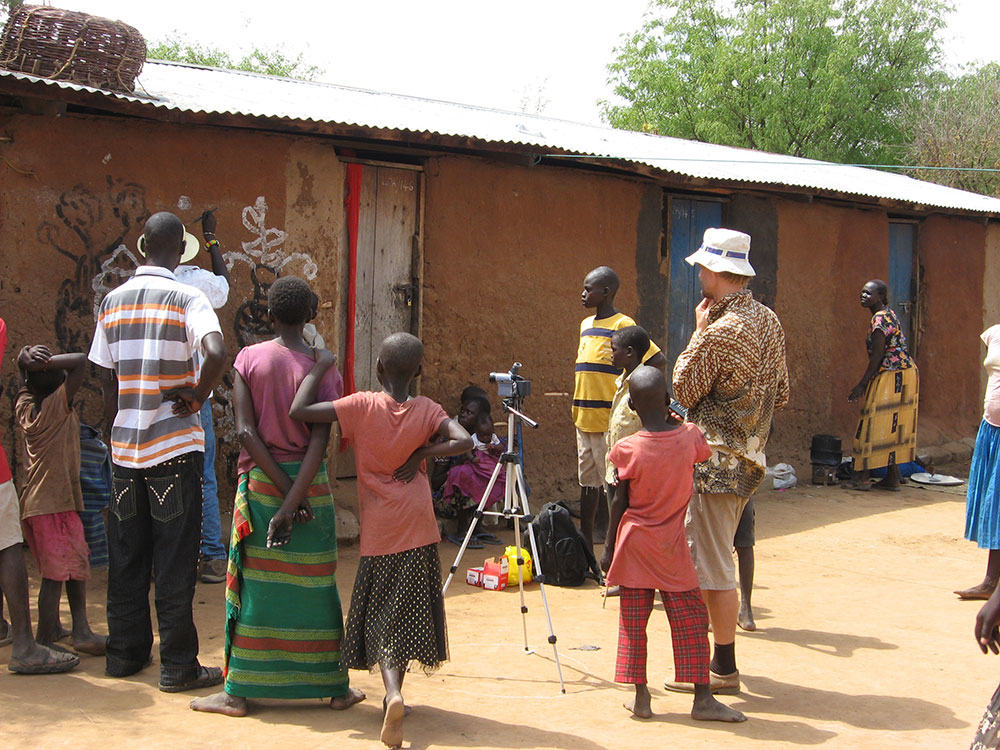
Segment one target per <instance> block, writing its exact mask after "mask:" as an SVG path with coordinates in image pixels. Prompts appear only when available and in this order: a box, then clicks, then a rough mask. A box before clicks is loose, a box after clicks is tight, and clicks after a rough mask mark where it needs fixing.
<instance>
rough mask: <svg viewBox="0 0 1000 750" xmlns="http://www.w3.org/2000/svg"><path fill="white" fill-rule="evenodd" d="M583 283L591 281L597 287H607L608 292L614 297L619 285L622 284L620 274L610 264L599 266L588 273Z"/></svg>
mask: <svg viewBox="0 0 1000 750" xmlns="http://www.w3.org/2000/svg"><path fill="white" fill-rule="evenodd" d="M583 283H585V284H587V283H590V284H593V285H594V286H597V287H607V288H608V292H609V293H610V294H611V296H612V297H613V296H614V295H615V293H616V292H617V291H618V285H619V284H621V279H619V278H618V274H617V273H615V269H613V268H611V267H610V266H598V267H597V268H595V269H594V270H593V271H591V272H590V273H588V274H587V276H586V278H584V280H583Z"/></svg>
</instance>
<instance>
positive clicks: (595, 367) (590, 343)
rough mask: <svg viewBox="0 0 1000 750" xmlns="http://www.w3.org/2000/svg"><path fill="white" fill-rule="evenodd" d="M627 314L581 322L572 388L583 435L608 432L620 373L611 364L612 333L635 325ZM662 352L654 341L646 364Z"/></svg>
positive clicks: (585, 319)
mask: <svg viewBox="0 0 1000 750" xmlns="http://www.w3.org/2000/svg"><path fill="white" fill-rule="evenodd" d="M634 325H635V321H634V320H632V318H630V317H629V316H628V315H625V314H624V313H615V314H614V315H611V316H610V317H607V318H595V317H594V316H593V315H591V316H590V317H589V318H584V319H583V320H582V321H581V323H580V348H579V349H578V350H577V353H576V376H575V383H574V386H573V423H574V424H575V425H576V426H577V429H579V430H581V431H583V432H606V431H607V429H608V420H609V419H610V418H611V402H612V400H613V399H614V397H615V391H616V390H617V386H616V385H615V380H616V379H617V377H618V376H619V375H621V372H622V371H621V370H619V369H618V368H616V367H614V366H613V365H612V364H611V334H613V333H614V332H615V331H617V330H619V329H621V328H628V327H629V326H634ZM659 351H660V348H659V347H658V346H657V345H656V344H654V343H653V342H652V341H650V342H649V350H648V351H647V352H646V357H645V359H643V361H644V362H645V361H646V360H648V359H649V358H650V357H652V356H653V355H655V354H656V353H657V352H659Z"/></svg>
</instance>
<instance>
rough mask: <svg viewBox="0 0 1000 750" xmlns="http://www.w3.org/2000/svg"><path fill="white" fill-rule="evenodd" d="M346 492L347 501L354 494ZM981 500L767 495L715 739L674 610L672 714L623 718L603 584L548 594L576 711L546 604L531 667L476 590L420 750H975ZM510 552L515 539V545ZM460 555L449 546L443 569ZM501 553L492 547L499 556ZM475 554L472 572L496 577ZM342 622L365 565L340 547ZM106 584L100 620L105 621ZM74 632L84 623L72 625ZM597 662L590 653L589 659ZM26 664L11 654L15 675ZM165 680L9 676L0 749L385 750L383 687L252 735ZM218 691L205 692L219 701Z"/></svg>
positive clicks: (515, 616) (1, 689)
mask: <svg viewBox="0 0 1000 750" xmlns="http://www.w3.org/2000/svg"><path fill="white" fill-rule="evenodd" d="M345 489H347V490H349V488H345ZM963 517H964V496H963V495H962V494H957V493H947V492H942V491H937V490H935V491H930V490H922V489H915V488H907V489H905V490H904V491H903V492H901V493H898V494H893V493H876V492H869V493H867V494H865V493H856V492H845V491H843V490H841V489H839V488H836V487H834V488H812V487H805V488H800V489H795V490H791V491H787V492H773V491H772V492H766V493H764V494H762V495H760V496H759V497H758V502H757V523H758V540H757V582H758V586H757V589H756V592H755V594H754V604H755V610H756V614H757V623H758V626H759V628H760V630H759V631H758V632H757V633H753V634H748V633H742V632H741V633H740V634H739V636H738V638H737V655H738V659H739V665H740V669H741V671H742V673H743V676H744V682H743V684H744V690H743V693H742V694H741V695H739V696H736V697H726V698H723V700H724V701H725V702H726V703H728V704H729V705H732V706H734V707H736V708H738V709H740V710H742V711H744V712H745V713H746V714H747V715H748V716H749V717H750V720H749V721H748V722H747V723H745V724H742V725H739V726H735V727H733V726H722V725H706V724H701V723H697V722H694V721H692V720H691V719H690V717H689V716H688V715H687V713H688V711H689V710H690V700H689V698H687V697H686V696H683V695H678V694H673V693H665V692H664V691H663V690H662V687H661V682H662V679H663V678H664V677H668V676H670V675H671V673H672V663H671V656H670V645H669V634H668V631H667V625H666V618H665V616H664V614H663V612H662V607H661V606H660V605H659V604H658V605H657V611H655V612H654V613H653V618H652V620H651V627H650V646H651V648H650V665H649V678H650V687H651V690H652V692H653V711H654V712H655V714H656V715H655V717H654V718H653V720H651V721H648V722H642V721H639V720H635V719H632V718H630V717H629V716H627V715H626V713H625V712H624V710H623V709H622V708H621V703H622V701H623V700H625V699H626V698H627V697H628V694H629V692H630V690H628V689H626V688H624V687H623V686H619V685H615V684H614V683H613V682H611V681H610V680H611V678H612V677H613V674H614V668H613V667H614V657H615V644H616V638H617V602H615V601H614V600H609V602H608V606H607V608H606V609H603V610H602V609H601V599H600V595H599V590H598V589H597V587H596V585H593V584H590V585H587V586H585V587H582V588H579V589H565V588H562V589H561V588H556V587H549V588H548V589H547V592H548V596H549V604H550V607H551V611H552V617H553V622H554V625H555V629H556V634H557V636H558V639H559V641H558V646H559V651H560V656H561V657H562V661H563V671H564V675H565V679H566V688H567V694H566V695H560V694H559V689H558V682H557V679H556V670H555V665H554V663H553V660H552V649H551V647H550V646H549V645H548V644H547V643H546V642H545V637H546V636H547V631H546V627H545V621H544V613H543V610H542V607H541V603H540V597H539V593H538V590H537V587H532V588H531V589H530V590H529V593H528V606H529V608H530V611H529V614H528V635H529V641H530V643H531V645H532V646H534V647H535V648H537V649H538V650H537V652H536V653H534V654H531V655H525V654H524V653H523V647H522V633H521V617H520V615H519V613H518V601H517V593H516V590H515V591H506V592H499V593H495V592H488V591H483V590H480V589H474V588H471V587H469V586H467V585H466V584H465V582H464V576H463V577H462V578H461V579H458V580H456V581H455V583H454V584H453V585H452V588H451V590H450V591H449V594H448V602H447V607H448V617H449V621H448V623H449V635H450V643H451V657H452V658H451V661H450V662H449V663H448V664H447V665H445V667H444V668H443V669H442V670H440V671H439V672H438V673H436V674H434V675H432V676H430V677H427V676H424V675H423V674H421V673H415V674H412V675H410V676H409V677H408V679H407V681H406V686H405V688H406V689H405V691H404V692H405V695H406V697H407V699H408V702H409V703H411V704H412V705H413V706H414V712H413V714H412V716H411V717H410V718H409V719H407V721H406V737H407V743H406V746H407V747H413V748H424V747H428V748H429V747H434V748H469V747H477V748H525V749H527V748H550V747H552V748H567V749H568V748H573V749H574V750H596V748H619V747H660V746H662V745H663V743H664V742H668V743H670V744H671V745H673V746H675V747H683V748H702V747H704V748H708V747H712V748H720V749H724V748H736V747H740V748H746V747H760V748H774V747H792V746H800V745H822V746H824V747H828V748H880V749H881V748H886V747H905V748H910V747H913V748H918V747H919V748H943V747H967V746H968V744H969V742H970V740H971V738H972V735H973V732H974V726H975V724H976V722H978V720H979V717H980V716H981V714H982V711H983V708H984V707H985V705H986V702H987V701H988V699H989V697H990V695H991V694H992V692H993V690H994V689H995V688H996V685H997V681H998V679H1000V660H997V659H996V658H993V657H990V658H987V657H985V656H982V655H981V654H980V652H979V650H978V648H977V647H976V645H975V643H974V641H973V638H972V625H973V619H974V617H975V613H976V611H977V609H978V606H977V605H976V604H974V603H967V602H958V601H956V599H955V597H954V595H953V594H952V593H951V591H952V589H954V588H957V587H959V586H967V585H971V584H973V583H976V582H978V581H979V580H980V579H981V575H982V570H983V567H984V565H985V553H983V552H981V551H979V550H977V549H976V548H975V547H974V545H972V544H970V543H968V542H965V541H964V540H962V538H961V534H962V528H963ZM507 536H508V538H509V536H510V535H509V534H508V535H507ZM456 550H457V548H456V547H454V546H452V545H449V544H448V543H447V542H446V543H445V544H443V545H442V547H441V555H442V558H443V564H444V566H445V569H447V567H448V566H449V565H450V564H451V561H452V559H453V558H454V555H455V552H456ZM487 551H488V550H487ZM483 556H484V554H483V551H478V550H476V551H470V552H469V553H468V554H467V556H466V559H465V560H464V561H463V563H464V564H466V565H468V564H479V561H480V560H481V559H482V557H483ZM341 558H342V561H341V567H340V572H339V578H340V582H341V583H340V585H341V592H342V596H343V599H344V604H345V608H346V605H347V600H348V598H349V591H350V584H351V582H352V580H353V576H354V571H355V568H356V565H357V548H356V547H355V548H353V549H352V548H347V549H344V550H342V554H341ZM102 585H103V578H102V577H101V576H100V575H97V576H95V580H94V582H93V586H92V596H91V609H92V617H93V621H94V622H95V623H103V602H102V600H101V597H100V590H101V588H102ZM196 616H197V620H198V626H199V632H200V634H201V639H202V658H203V661H204V662H205V663H207V664H218V663H220V660H221V652H222V642H223V639H222V622H223V591H222V586H219V585H215V586H210V585H204V584H202V585H199V589H198V593H197V597H196ZM66 618H67V619H68V612H67V613H66ZM585 645H593V646H599V647H600V649H599V650H596V651H595V650H580V647H581V646H585ZM9 655H10V648H9V647H6V648H3V649H0V664H6V661H7V659H8V658H9ZM157 676H158V670H157V669H156V667H155V665H154V667H153V668H151V669H148V670H146V671H145V672H144V673H142V674H140V675H138V676H136V677H135V678H131V679H127V680H111V679H108V678H105V677H104V676H103V660H102V659H95V658H92V657H86V656H84V657H83V664H82V665H81V667H80V668H79V669H77V670H76V671H75V672H73V673H70V674H67V675H57V676H50V677H18V676H14V675H10V674H8V673H7V672H6V671H4V672H2V673H0V727H2V730H0V733H2V734H0V736H2V738H3V746H4V747H6V748H21V747H46V748H62V747H72V748H74V750H90V749H91V748H93V749H94V750H104V749H105V748H117V747H124V746H125V745H126V743H129V745H130V746H131V745H132V744H134V743H136V742H140V743H142V745H143V746H145V747H151V748H160V747H163V748H180V747H183V748H224V749H225V750H233V748H266V747H281V748H284V747H311V746H314V745H316V743H323V745H322V746H324V747H338V748H352V747H357V748H369V747H371V748H374V747H380V746H381V745H380V743H379V742H378V731H379V727H380V722H381V714H380V702H381V698H382V692H381V683H380V680H379V679H378V678H377V677H375V676H372V675H369V674H366V673H352V680H353V683H354V684H355V685H356V686H359V687H361V688H362V689H363V690H365V691H366V692H367V693H368V695H369V700H368V701H366V702H365V703H363V704H361V705H359V706H356V707H354V708H352V709H351V710H350V711H348V712H346V713H341V714H338V713H334V712H332V711H330V710H329V709H327V708H326V707H325V706H324V704H322V703H320V702H318V701H300V702H295V703H287V704H282V703H277V702H271V703H268V702H256V703H254V704H253V712H252V714H251V715H250V716H249V717H247V718H245V719H229V718H225V717H220V716H211V715H202V714H195V713H194V712H191V711H188V710H187V702H188V700H189V699H190V697H191V696H190V695H166V694H163V693H160V692H159V691H157V689H156V681H157ZM202 692H203V693H204V692H208V691H202Z"/></svg>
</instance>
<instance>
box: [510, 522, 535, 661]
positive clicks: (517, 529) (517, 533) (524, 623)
mask: <svg viewBox="0 0 1000 750" xmlns="http://www.w3.org/2000/svg"><path fill="white" fill-rule="evenodd" d="M514 548H515V549H516V550H517V567H518V570H517V572H518V576H517V591H518V594H519V595H520V597H521V630H523V631H524V653H526V654H529V653H531V649H530V648H529V647H528V607H527V605H525V603H524V581H522V580H521V576H520V568H521V565H522V564H523V558H522V557H521V516H514Z"/></svg>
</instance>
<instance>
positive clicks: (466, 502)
mask: <svg viewBox="0 0 1000 750" xmlns="http://www.w3.org/2000/svg"><path fill="white" fill-rule="evenodd" d="M462 426H463V427H465V425H464V424H463V425H462ZM469 431H470V432H472V430H469ZM472 443H473V447H472V452H471V453H469V454H466V456H465V457H464V460H463V461H462V462H461V463H457V464H456V465H455V466H452V467H451V469H450V470H449V472H448V479H447V481H446V482H445V485H444V492H443V493H442V497H443V499H444V502H446V503H450V504H451V505H452V507H455V508H461V510H460V511H459V512H458V515H457V523H458V532H459V533H460V534H461V533H463V532H464V530H465V529H467V528H468V526H469V523H470V522H471V520H472V514H473V512H474V511H475V509H476V508H477V507H478V506H479V501H480V500H482V498H483V493H484V492H485V491H486V487H487V486H488V485H489V483H490V477H492V476H493V470H494V469H495V468H496V465H497V463H498V462H499V459H500V456H501V454H502V453H503V452H504V451H505V450H506V448H507V444H506V442H505V441H504V440H502V439H500V437H498V436H497V434H496V433H495V432H493V417H492V416H490V413H489V411H480V412H479V414H478V416H477V417H476V422H475V431H474V432H472ZM506 479H507V478H506V476H505V474H504V472H503V471H501V472H500V473H499V474H498V475H497V480H496V482H495V483H494V484H493V489H492V490H490V496H489V498H488V499H487V501H486V508H491V507H492V506H494V505H496V504H497V503H502V502H503V499H504V488H505V487H506ZM488 537H492V535H491V534H477V536H476V538H477V539H478V541H480V542H482V541H488ZM494 538H495V537H494ZM452 541H454V540H452ZM497 541H499V540H497ZM458 542H459V543H461V539H459V540H458Z"/></svg>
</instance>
